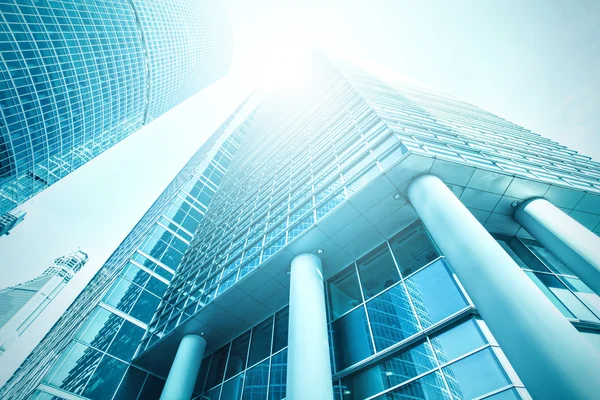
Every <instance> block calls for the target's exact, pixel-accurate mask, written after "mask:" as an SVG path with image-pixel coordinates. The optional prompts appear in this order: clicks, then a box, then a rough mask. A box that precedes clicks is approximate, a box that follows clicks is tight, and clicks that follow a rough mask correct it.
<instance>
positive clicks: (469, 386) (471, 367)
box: [442, 348, 510, 399]
mask: <svg viewBox="0 0 600 400" xmlns="http://www.w3.org/2000/svg"><path fill="white" fill-rule="evenodd" d="M442 370H443V372H444V376H445V377H446V381H447V382H448V387H449V388H450V391H451V392H452V395H453V396H454V397H456V398H459V399H472V398H475V397H478V396H481V395H484V394H486V393H489V392H491V391H493V390H496V389H498V388H501V387H503V386H506V385H508V384H509V383H510V382H509V380H508V379H507V377H506V375H505V374H504V371H502V369H501V367H500V365H499V364H498V361H496V357H495V356H494V354H493V352H492V350H490V349H489V348H488V349H484V350H482V351H479V352H477V353H475V354H472V355H470V356H469V357H466V358H463V359H462V360H459V361H457V362H455V363H453V364H450V365H449V366H448V367H445V368H443V369H442Z"/></svg>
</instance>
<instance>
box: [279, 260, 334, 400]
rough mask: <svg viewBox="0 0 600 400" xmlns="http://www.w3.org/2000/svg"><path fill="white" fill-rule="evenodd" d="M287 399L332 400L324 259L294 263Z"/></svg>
mask: <svg viewBox="0 0 600 400" xmlns="http://www.w3.org/2000/svg"><path fill="white" fill-rule="evenodd" d="M286 393H287V398H288V399H289V400H305V399H315V400H317V399H318V400H331V399H332V398H333V387H332V383H331V363H330V360H329V340H328V339H327V315H326V309H325V292H324V288H323V271H322V266H321V260H320V259H319V257H317V256H315V255H313V254H300V255H298V256H296V257H294V259H293V260H292V268H291V276H290V316H289V330H288V365H287V390H286Z"/></svg>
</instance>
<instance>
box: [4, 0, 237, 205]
mask: <svg viewBox="0 0 600 400" xmlns="http://www.w3.org/2000/svg"><path fill="white" fill-rule="evenodd" d="M230 58H231V32H230V28H229V24H228V21H227V18H226V15H225V11H224V6H223V4H222V3H221V1H220V0H201V1H191V0H173V1H163V0H143V1H141V0H134V1H125V0H116V1H115V0H101V1H89V0H82V1H79V0H77V1H74V0H65V1H53V0H35V1H32V0H0V214H3V213H5V212H7V211H10V210H12V209H14V208H15V207H17V206H18V205H19V204H21V203H23V202H24V201H26V200H27V199H29V198H31V197H32V196H34V195H35V194H37V193H39V192H40V191H42V190H43V189H45V188H47V187H48V186H50V185H52V184H53V183H55V182H56V181H58V180H59V179H61V178H63V177H64V176H66V175H67V174H69V173H70V172H72V171H73V170H75V169H77V168H79V167H80V166H81V165H83V164H85V163H86V162H88V161H90V160H91V159H92V158H94V157H96V156H97V155H98V154H100V153H102V152H103V151H105V150H107V149H109V148H110V147H112V146H113V145H115V144H116V143H118V142H119V141H121V140H123V139H124V138H126V137H127V136H129V135H130V134H132V133H133V132H135V131H137V130H138V129H140V128H141V127H142V126H143V125H145V124H147V123H149V122H150V121H152V120H153V119H155V118H157V117H158V116H160V115H162V114H164V113H165V112H166V111H168V110H170V109H171V108H173V107H175V106H176V105H178V104H179V103H181V102H182V101H184V100H186V99H187V98H189V97H190V96H192V95H194V94H195V93H197V92H198V91H199V90H201V89H203V88H204V87H206V86H208V85H209V84H211V83H212V82H214V81H215V80H217V79H219V78H220V77H222V76H223V75H224V74H225V73H226V72H227V69H228V65H229V62H230Z"/></svg>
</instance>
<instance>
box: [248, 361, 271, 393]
mask: <svg viewBox="0 0 600 400" xmlns="http://www.w3.org/2000/svg"><path fill="white" fill-rule="evenodd" d="M268 382H269V360H265V361H263V362H262V363H260V364H257V365H256V366H254V367H252V368H250V369H249V370H248V371H246V381H245V382H244V395H243V397H242V400H264V399H266V398H267V385H268Z"/></svg>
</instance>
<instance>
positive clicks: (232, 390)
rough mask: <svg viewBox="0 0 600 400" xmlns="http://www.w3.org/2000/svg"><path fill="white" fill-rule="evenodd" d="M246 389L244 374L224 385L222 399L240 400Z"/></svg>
mask: <svg viewBox="0 0 600 400" xmlns="http://www.w3.org/2000/svg"><path fill="white" fill-rule="evenodd" d="M243 387H244V374H239V375H237V376H235V377H233V378H231V379H230V380H228V381H227V382H225V383H224V384H223V391H222V392H221V399H223V400H225V399H227V400H239V399H240V397H242V388H243Z"/></svg>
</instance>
